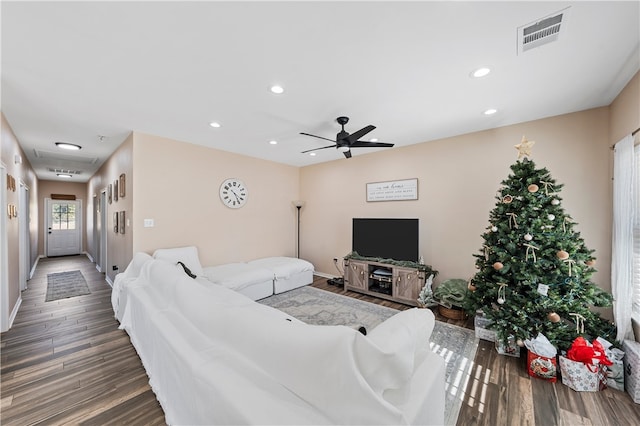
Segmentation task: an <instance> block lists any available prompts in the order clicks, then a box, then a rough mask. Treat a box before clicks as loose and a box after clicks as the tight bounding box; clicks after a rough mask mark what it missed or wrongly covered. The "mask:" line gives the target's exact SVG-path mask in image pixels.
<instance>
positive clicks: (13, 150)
mask: <svg viewBox="0 0 640 426" xmlns="http://www.w3.org/2000/svg"><path fill="white" fill-rule="evenodd" d="M0 119H1V136H0V160H1V161H2V163H3V164H4V165H5V167H6V169H7V174H8V175H11V176H13V177H14V178H15V180H16V191H15V192H14V191H8V190H7V192H6V194H7V204H14V205H16V206H18V205H19V203H18V188H19V187H20V183H23V184H24V185H26V187H27V188H28V189H29V198H30V199H29V210H30V216H31V217H30V221H29V224H26V225H25V224H20V223H19V221H18V219H17V218H13V219H8V220H7V221H6V224H7V247H8V253H7V273H8V291H7V295H8V300H7V302H8V307H9V313H11V312H12V310H13V309H14V307H15V306H16V303H17V302H18V299H19V297H20V283H19V258H18V254H19V253H18V250H17V248H18V246H19V230H20V226H21V225H24V226H28V227H29V229H30V231H29V235H30V239H31V241H30V245H31V254H30V261H31V262H30V264H31V265H34V264H35V261H36V258H37V253H38V251H37V248H38V222H37V212H38V207H39V206H38V181H37V179H36V176H35V173H34V171H33V168H32V167H31V164H30V163H29V160H27V157H26V156H25V155H24V152H23V151H22V148H20V145H19V144H18V140H17V138H16V136H15V134H14V133H13V130H12V129H11V126H10V125H9V123H8V122H7V120H6V118H5V116H4V114H2V113H0ZM16 155H19V156H21V158H22V163H21V164H16V163H15V156H16ZM3 190H6V188H3ZM0 207H1V211H0V214H3V215H6V214H7V213H6V212H7V206H6V205H3V206H0Z"/></svg>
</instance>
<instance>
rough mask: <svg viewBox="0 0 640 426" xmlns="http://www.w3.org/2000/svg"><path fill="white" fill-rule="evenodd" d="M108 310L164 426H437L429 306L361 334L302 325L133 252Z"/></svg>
mask: <svg viewBox="0 0 640 426" xmlns="http://www.w3.org/2000/svg"><path fill="white" fill-rule="evenodd" d="M115 285H116V286H117V287H118V288H119V290H120V291H119V296H118V297H117V300H116V301H115V303H114V311H115V313H116V317H117V318H118V319H119V321H120V322H121V328H124V329H125V330H126V331H127V333H128V334H129V336H130V337H131V342H132V344H133V345H134V347H135V348H136V350H137V352H138V354H139V356H140V359H141V360H142V363H143V365H144V367H145V369H146V371H147V374H148V376H149V382H150V385H151V387H152V389H153V391H154V392H155V394H156V396H157V398H158V401H159V402H160V404H161V405H162V407H163V409H164V412H165V415H166V421H167V422H168V423H169V424H193V425H196V424H207V425H210V424H225V425H227V424H367V425H372V424H393V425H401V424H442V423H443V421H444V392H445V391H444V361H443V359H442V358H441V357H439V356H437V355H436V354H434V353H433V352H432V351H431V350H430V348H429V337H430V334H431V331H432V329H433V326H434V317H433V314H432V312H431V311H430V310H426V309H417V308H414V309H410V310H407V311H403V312H400V313H398V314H396V315H394V316H393V317H391V318H390V319H388V320H386V321H385V322H383V323H382V324H380V325H379V326H377V327H376V328H375V329H373V330H371V331H370V332H369V333H368V335H366V336H365V335H363V334H361V333H360V332H358V331H356V330H353V329H351V328H349V327H345V326H316V325H308V324H305V323H303V322H301V321H299V320H297V319H295V318H293V317H291V316H289V315H287V314H285V313H283V312H281V311H278V310H276V309H273V308H271V307H268V306H265V305H262V304H259V303H257V302H254V301H253V300H251V299H250V298H248V297H246V296H244V295H243V294H240V293H238V292H234V291H233V290H230V289H229V288H226V287H224V286H222V285H215V284H212V283H211V281H209V280H206V279H204V278H201V277H196V278H195V279H193V278H191V277H189V276H187V275H186V274H185V273H184V271H183V270H182V269H181V268H180V267H179V266H176V265H175V264H174V263H169V262H166V261H163V260H159V259H153V258H151V257H150V256H148V255H146V254H143V253H139V254H136V255H135V256H134V259H133V260H132V262H131V264H130V265H129V267H128V268H127V269H126V270H125V272H124V273H122V274H119V275H118V276H117V277H116V282H115Z"/></svg>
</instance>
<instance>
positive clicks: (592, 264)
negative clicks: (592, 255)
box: [584, 259, 596, 266]
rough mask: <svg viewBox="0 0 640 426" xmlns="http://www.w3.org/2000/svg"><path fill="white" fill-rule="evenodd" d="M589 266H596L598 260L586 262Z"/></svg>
mask: <svg viewBox="0 0 640 426" xmlns="http://www.w3.org/2000/svg"><path fill="white" fill-rule="evenodd" d="M584 263H585V264H586V265H587V266H594V265H595V264H596V260H595V259H589V260H587V261H586V262H584Z"/></svg>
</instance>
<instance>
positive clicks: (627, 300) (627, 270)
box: [611, 135, 637, 341]
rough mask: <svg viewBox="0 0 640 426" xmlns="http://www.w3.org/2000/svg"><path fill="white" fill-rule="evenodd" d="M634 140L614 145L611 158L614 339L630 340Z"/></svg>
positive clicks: (629, 138)
mask: <svg viewBox="0 0 640 426" xmlns="http://www.w3.org/2000/svg"><path fill="white" fill-rule="evenodd" d="M635 173H637V170H636V166H635V165H634V155H633V137H632V136H631V135H628V136H626V137H625V138H624V139H622V140H621V141H619V142H618V143H616V145H615V151H614V156H613V244H612V251H611V290H612V291H611V292H612V294H613V299H614V302H613V315H614V320H615V323H616V327H617V328H618V334H617V336H616V339H617V340H620V341H622V340H624V339H632V340H633V330H632V328H631V312H632V303H633V220H634V202H633V197H632V196H630V195H631V194H633V182H634V178H635V176H634V174H635Z"/></svg>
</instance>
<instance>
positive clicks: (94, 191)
mask: <svg viewBox="0 0 640 426" xmlns="http://www.w3.org/2000/svg"><path fill="white" fill-rule="evenodd" d="M122 173H124V174H125V196H124V197H118V200H117V201H115V198H113V197H112V202H111V203H109V202H108V201H107V204H106V208H107V215H106V217H107V223H106V236H107V260H106V261H107V263H106V264H105V265H101V266H102V267H103V272H105V273H106V275H107V277H108V278H109V280H111V282H113V280H114V279H115V276H116V274H117V273H118V272H122V271H124V270H125V268H126V267H127V265H128V264H129V262H130V261H131V258H132V257H133V238H134V237H133V234H134V229H133V226H132V223H133V221H132V212H133V204H134V203H133V199H134V192H135V191H134V190H133V181H134V174H133V134H131V135H129V137H128V138H127V139H126V140H125V141H124V142H123V143H122V144H121V145H120V146H119V147H118V149H116V151H115V152H114V153H113V155H112V156H111V157H109V159H108V160H107V161H106V162H105V163H104V164H103V165H102V167H100V169H99V170H98V171H97V172H96V174H94V175H93V176H92V177H91V179H90V180H89V182H88V183H87V189H86V197H87V207H86V211H87V221H86V223H87V239H86V240H87V244H86V247H87V252H88V253H90V254H91V257H93V258H94V260H96V261H99V259H96V244H97V243H98V240H97V239H96V236H95V234H94V216H95V215H96V214H97V212H96V207H97V206H96V203H97V202H98V200H99V197H100V193H101V192H102V191H104V190H106V189H107V188H108V187H109V185H111V188H112V189H113V187H114V183H115V181H116V180H119V178H120V175H121V174H122ZM121 211H124V212H125V217H126V221H125V223H126V226H125V233H124V234H121V233H115V232H114V230H113V215H114V213H116V212H121ZM114 266H116V267H117V268H118V269H117V270H114V269H113V267H114Z"/></svg>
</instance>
